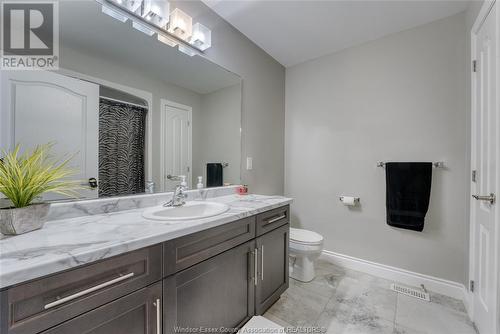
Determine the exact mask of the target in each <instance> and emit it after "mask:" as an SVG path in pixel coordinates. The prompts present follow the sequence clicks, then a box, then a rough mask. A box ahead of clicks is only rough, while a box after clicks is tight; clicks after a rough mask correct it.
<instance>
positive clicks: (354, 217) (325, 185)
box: [285, 14, 469, 282]
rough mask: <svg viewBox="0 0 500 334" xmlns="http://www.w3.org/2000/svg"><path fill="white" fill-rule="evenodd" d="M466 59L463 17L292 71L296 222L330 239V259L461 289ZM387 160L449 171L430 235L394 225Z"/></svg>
mask: <svg viewBox="0 0 500 334" xmlns="http://www.w3.org/2000/svg"><path fill="white" fill-rule="evenodd" d="M467 52H468V51H467V50H466V25H465V15H464V14H459V15H456V16H453V17H450V18H446V19H443V20H440V21H436V22H433V23H430V24H427V25H424V26H421V27H418V28H414V29H411V30H407V31H404V32H401V33H397V34H394V35H391V36H388V37H385V38H382V39H379V40H376V41H373V42H370V43H367V44H364V45H361V46H358V47H354V48H350V49H347V50H344V51H341V52H338V53H335V54H332V55H328V56H325V57H322V58H319V59H316V60H313V61H309V62H306V63H303V64H300V65H297V66H294V67H292V68H289V69H287V72H286V149H285V152H286V153H285V156H286V160H285V164H286V168H285V171H286V172H285V185H286V189H285V194H286V195H288V196H291V197H294V198H295V203H294V205H293V206H292V213H293V224H294V225H295V226H301V227H304V228H307V229H311V230H315V231H317V232H319V233H321V234H323V235H324V237H325V249H326V250H330V251H334V252H338V253H342V254H347V255H350V256H354V257H358V258H362V259H365V260H370V261H374V262H378V263H383V264H386V265H391V266H396V267H399V268H404V269H407V270H411V271H415V272H419V273H423V274H428V275H432V276H437V277H440V278H444V279H449V280H452V281H457V282H465V273H466V263H465V259H466V252H467V251H468V249H467V231H468V217H467V214H466V213H467V210H466V207H467V206H468V197H467V196H466V195H465V194H466V189H467V183H468V177H469V176H468V174H467V168H468V157H467V152H466V147H467V135H466V132H467V129H468V127H469V124H468V121H467V120H468V116H467V112H468V108H467V107H466V105H465V103H466V99H465V91H466V82H465V80H466V74H465V71H466V69H467V68H468V67H467V66H466V53H467ZM379 160H383V161H391V160H392V161H444V162H445V163H446V166H447V168H446V169H445V170H441V169H438V170H435V171H434V175H433V180H432V182H433V183H432V194H431V204H430V208H429V212H428V214H427V217H426V226H425V230H424V232H423V233H418V232H412V231H407V230H402V229H396V228H392V227H389V226H388V225H387V224H386V222H385V174H384V169H382V168H377V167H376V162H377V161H379ZM339 195H354V196H360V197H361V203H362V204H361V207H360V208H358V209H349V208H347V207H345V206H343V205H341V203H340V202H339V200H338V197H339Z"/></svg>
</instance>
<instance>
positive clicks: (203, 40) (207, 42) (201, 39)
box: [189, 22, 212, 51]
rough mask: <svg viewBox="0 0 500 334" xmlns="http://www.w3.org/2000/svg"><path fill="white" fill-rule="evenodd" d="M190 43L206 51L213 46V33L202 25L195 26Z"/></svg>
mask: <svg viewBox="0 0 500 334" xmlns="http://www.w3.org/2000/svg"><path fill="white" fill-rule="evenodd" d="M189 43H191V44H192V45H194V46H196V47H197V48H198V49H200V50H202V51H205V50H206V49H208V48H209V47H210V46H211V45H212V32H211V31H210V29H208V28H207V27H205V26H204V25H203V24H201V23H199V22H198V23H195V24H194V25H193V35H192V36H191V39H190V40H189Z"/></svg>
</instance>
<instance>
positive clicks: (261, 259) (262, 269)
mask: <svg viewBox="0 0 500 334" xmlns="http://www.w3.org/2000/svg"><path fill="white" fill-rule="evenodd" d="M260 280H261V281H263V280H264V245H262V246H260Z"/></svg>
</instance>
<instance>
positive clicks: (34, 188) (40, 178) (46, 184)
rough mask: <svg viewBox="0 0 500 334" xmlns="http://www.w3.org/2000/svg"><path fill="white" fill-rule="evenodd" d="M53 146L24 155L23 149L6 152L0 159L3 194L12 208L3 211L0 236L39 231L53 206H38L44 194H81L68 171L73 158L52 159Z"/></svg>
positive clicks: (0, 211)
mask: <svg viewBox="0 0 500 334" xmlns="http://www.w3.org/2000/svg"><path fill="white" fill-rule="evenodd" d="M52 146H53V145H52V144H45V145H40V146H37V147H36V148H34V149H33V150H32V151H29V152H25V153H23V154H21V153H20V146H19V145H17V146H16V147H15V148H14V150H12V151H10V152H8V151H4V152H3V154H2V155H3V157H2V159H0V193H2V194H3V195H4V196H5V197H7V199H8V200H9V201H10V204H11V206H10V207H7V208H2V209H0V233H2V234H5V235H16V234H21V233H26V232H29V231H33V230H36V229H39V228H41V227H42V226H43V224H44V222H45V218H46V216H47V214H48V212H49V203H43V202H42V203H34V202H35V201H36V200H37V199H39V198H40V196H41V195H42V194H44V193H47V192H51V193H57V194H62V195H64V196H75V195H77V193H76V189H78V188H81V187H80V186H79V184H78V183H77V182H76V181H68V180H67V177H68V176H71V175H74V171H73V170H72V169H70V168H68V163H69V161H70V160H71V158H68V159H65V160H62V161H58V160H56V159H54V158H53V157H51V155H50V150H51V149H52Z"/></svg>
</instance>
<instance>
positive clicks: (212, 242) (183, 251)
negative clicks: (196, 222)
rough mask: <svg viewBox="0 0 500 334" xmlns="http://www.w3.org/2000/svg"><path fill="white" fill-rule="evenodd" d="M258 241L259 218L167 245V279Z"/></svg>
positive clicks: (183, 238)
mask: <svg viewBox="0 0 500 334" xmlns="http://www.w3.org/2000/svg"><path fill="white" fill-rule="evenodd" d="M253 238H255V217H249V218H245V219H242V220H239V221H236V222H232V223H228V224H225V225H222V226H217V227H214V228H211V229H209V230H206V231H201V232H197V233H194V234H191V235H187V236H185V237H180V238H177V239H174V240H170V241H167V242H165V243H164V244H163V263H164V267H163V268H164V276H169V275H172V274H175V273H176V272H178V271H180V270H183V269H186V268H188V267H190V266H192V265H195V264H197V263H199V262H201V261H204V260H206V259H208V258H211V257H212V256H215V255H217V254H220V253H222V252H224V251H226V250H228V249H231V248H233V247H236V246H238V245H240V244H242V243H244V242H246V241H248V240H251V239H253Z"/></svg>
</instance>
